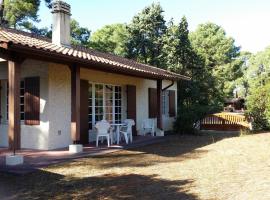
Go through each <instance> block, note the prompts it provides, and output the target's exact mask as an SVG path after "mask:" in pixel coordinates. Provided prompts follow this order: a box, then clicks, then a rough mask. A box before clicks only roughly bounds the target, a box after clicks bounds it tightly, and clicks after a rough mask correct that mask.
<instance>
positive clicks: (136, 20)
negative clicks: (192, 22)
mask: <svg viewBox="0 0 270 200" xmlns="http://www.w3.org/2000/svg"><path fill="white" fill-rule="evenodd" d="M166 29H167V27H166V22H165V20H164V16H163V10H162V8H161V6H160V4H159V3H153V4H152V5H151V6H148V7H146V8H144V9H143V11H142V12H140V13H139V14H137V15H136V16H134V17H133V19H132V22H131V23H130V24H129V25H128V27H127V31H128V40H127V44H126V45H127V49H128V52H127V57H128V58H131V59H136V60H137V61H139V62H143V63H146V64H150V65H153V66H157V67H164V66H163V65H162V54H161V51H162V48H163V40H162V36H163V35H164V34H165V33H166Z"/></svg>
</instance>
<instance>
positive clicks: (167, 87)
mask: <svg viewBox="0 0 270 200" xmlns="http://www.w3.org/2000/svg"><path fill="white" fill-rule="evenodd" d="M173 85H174V81H172V83H171V84H170V85H168V86H166V87H165V88H163V89H162V92H164V91H165V90H167V89H169V88H170V87H172V86H173Z"/></svg>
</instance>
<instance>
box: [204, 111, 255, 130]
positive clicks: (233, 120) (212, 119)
mask: <svg viewBox="0 0 270 200" xmlns="http://www.w3.org/2000/svg"><path fill="white" fill-rule="evenodd" d="M250 128H251V127H250V123H249V122H248V120H247V119H246V117H245V116H243V115H240V114H235V113H225V112H222V113H216V114H212V115H207V116H206V117H205V118H203V119H202V120H200V129H201V130H217V131H239V130H241V129H250Z"/></svg>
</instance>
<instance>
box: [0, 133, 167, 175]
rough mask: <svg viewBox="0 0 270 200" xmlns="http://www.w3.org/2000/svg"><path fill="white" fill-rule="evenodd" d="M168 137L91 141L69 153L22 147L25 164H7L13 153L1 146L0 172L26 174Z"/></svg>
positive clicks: (156, 141) (61, 150)
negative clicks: (79, 150) (116, 142)
mask: <svg viewBox="0 0 270 200" xmlns="http://www.w3.org/2000/svg"><path fill="white" fill-rule="evenodd" d="M166 139H167V138H166V137H152V136H136V137H134V141H133V143H131V144H128V145H126V144H125V142H122V143H120V144H119V145H112V146H110V147H107V145H106V141H104V143H103V144H100V145H99V147H96V146H95V143H91V144H89V145H85V146H84V148H83V152H82V153H79V154H71V153H69V150H68V148H65V149H56V150H50V151H41V150H30V149H22V150H19V151H17V154H20V155H23V156H24V164H23V165H18V166H6V165H5V156H6V155H10V154H12V151H11V150H8V149H7V148H0V172H9V173H15V174H26V173H30V172H33V171H35V170H37V169H39V168H42V167H46V166H49V165H53V164H57V163H63V162H67V161H70V160H73V159H77V158H82V157H89V156H97V155H104V154H108V153H112V152H116V151H119V150H121V149H131V148H137V147H141V146H145V145H149V144H154V143H159V142H164V141H166Z"/></svg>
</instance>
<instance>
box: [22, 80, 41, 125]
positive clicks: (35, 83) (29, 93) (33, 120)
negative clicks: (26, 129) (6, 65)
mask: <svg viewBox="0 0 270 200" xmlns="http://www.w3.org/2000/svg"><path fill="white" fill-rule="evenodd" d="M24 81H25V83H24V85H25V92H24V112H25V121H24V123H25V125H39V124H40V78H39V77H29V78H25V79H24Z"/></svg>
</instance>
